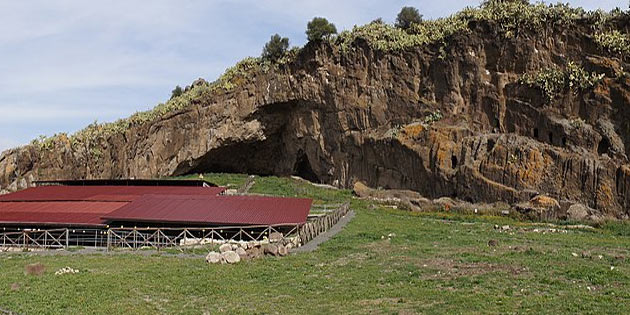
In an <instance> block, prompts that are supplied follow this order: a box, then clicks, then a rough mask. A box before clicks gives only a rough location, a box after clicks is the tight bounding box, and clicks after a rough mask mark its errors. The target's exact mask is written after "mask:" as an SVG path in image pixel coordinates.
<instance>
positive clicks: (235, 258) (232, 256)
mask: <svg viewBox="0 0 630 315" xmlns="http://www.w3.org/2000/svg"><path fill="white" fill-rule="evenodd" d="M221 256H223V259H225V261H226V262H227V263H228V264H235V263H237V262H239V261H241V257H240V256H239V255H238V254H237V253H236V252H235V251H231V250H230V251H227V252H225V253H222V254H221Z"/></svg>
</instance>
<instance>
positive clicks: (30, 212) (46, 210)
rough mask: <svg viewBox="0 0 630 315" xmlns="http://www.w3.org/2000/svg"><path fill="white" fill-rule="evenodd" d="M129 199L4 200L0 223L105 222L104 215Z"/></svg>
mask: <svg viewBox="0 0 630 315" xmlns="http://www.w3.org/2000/svg"><path fill="white" fill-rule="evenodd" d="M126 204H127V202H76V201H75V202H69V201H61V202H0V223H5V224H9V223H10V224H59V225H82V226H90V225H103V224H104V221H103V220H102V219H101V217H102V216H103V215H105V214H107V213H110V212H112V211H114V210H116V209H118V208H120V207H122V206H124V205H126Z"/></svg>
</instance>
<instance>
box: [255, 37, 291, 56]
mask: <svg viewBox="0 0 630 315" xmlns="http://www.w3.org/2000/svg"><path fill="white" fill-rule="evenodd" d="M288 48H289V39H288V38H286V37H281V36H280V35H278V34H275V35H273V36H271V39H270V40H269V42H267V43H266V44H265V47H264V48H263V52H262V58H263V59H266V60H271V61H276V60H278V59H280V58H281V57H282V56H284V54H285V53H286V51H287V49H288Z"/></svg>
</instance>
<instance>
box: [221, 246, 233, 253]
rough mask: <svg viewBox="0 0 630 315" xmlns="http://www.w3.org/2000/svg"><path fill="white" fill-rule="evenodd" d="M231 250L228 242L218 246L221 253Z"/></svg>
mask: <svg viewBox="0 0 630 315" xmlns="http://www.w3.org/2000/svg"><path fill="white" fill-rule="evenodd" d="M231 250H232V245H230V244H223V245H221V246H219V252H221V253H225V252H227V251H231Z"/></svg>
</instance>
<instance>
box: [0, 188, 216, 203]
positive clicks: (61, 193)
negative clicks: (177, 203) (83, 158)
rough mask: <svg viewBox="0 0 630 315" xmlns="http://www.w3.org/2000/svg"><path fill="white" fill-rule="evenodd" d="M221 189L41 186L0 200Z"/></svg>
mask: <svg viewBox="0 0 630 315" xmlns="http://www.w3.org/2000/svg"><path fill="white" fill-rule="evenodd" d="M223 191H225V188H224V187H186V186H41V187H33V188H28V189H25V190H22V191H18V192H14V193H11V194H7V195H2V196H0V202H3V201H85V200H94V201H133V200H135V199H136V198H137V197H139V196H142V195H146V194H154V195H164V194H169V195H206V196H216V195H218V194H220V193H222V192H223Z"/></svg>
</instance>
